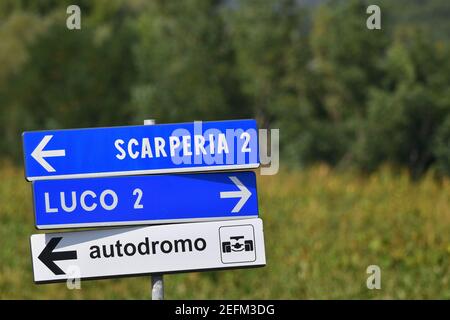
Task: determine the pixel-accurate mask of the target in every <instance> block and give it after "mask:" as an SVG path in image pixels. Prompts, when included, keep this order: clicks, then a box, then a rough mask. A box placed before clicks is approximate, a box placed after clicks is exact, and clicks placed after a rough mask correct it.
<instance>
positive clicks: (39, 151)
mask: <svg viewBox="0 0 450 320" xmlns="http://www.w3.org/2000/svg"><path fill="white" fill-rule="evenodd" d="M52 138H53V135H47V136H45V137H44V138H43V139H42V140H41V142H39V144H38V146H37V147H36V148H35V149H34V151H33V152H32V153H31V156H32V157H33V158H34V160H36V161H37V162H38V163H39V164H40V165H41V166H43V167H44V169H45V170H47V171H48V172H55V171H56V170H55V168H53V167H52V166H51V165H50V164H49V163H48V162H47V161H46V160H45V158H48V157H64V156H65V155H66V150H64V149H61V150H45V151H44V148H45V146H46V145H47V143H48V142H49V141H50V140H51V139H52Z"/></svg>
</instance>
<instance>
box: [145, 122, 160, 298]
mask: <svg viewBox="0 0 450 320" xmlns="http://www.w3.org/2000/svg"><path fill="white" fill-rule="evenodd" d="M155 122H156V121H155V119H146V120H144V125H147V126H151V125H154V124H155ZM150 285H151V295H152V300H164V276H163V274H162V273H161V274H153V275H152V276H151V279H150Z"/></svg>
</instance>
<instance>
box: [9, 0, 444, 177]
mask: <svg viewBox="0 0 450 320" xmlns="http://www.w3.org/2000/svg"><path fill="white" fill-rule="evenodd" d="M369 2H370V4H378V5H380V7H381V12H382V20H381V22H382V29H381V30H368V29H367V28H366V19H367V17H368V15H367V13H366V8H367V5H368V4H369ZM69 4H78V5H79V6H80V8H81V12H82V29H81V30H73V31H70V30H68V29H67V28H66V26H65V19H66V18H67V14H66V8H67V5H69ZM449 10H450V3H449V2H448V1H447V0H430V1H419V0H416V1H405V0H398V1H387V0H378V1H365V0H348V1H319V0H317V1H311V0H310V1H306V2H302V1H296V0H279V1H276V0H264V1H239V0H233V1H232V0H186V1H182V2H177V3H174V2H167V1H162V0H156V1H145V0H132V1H125V0H112V1H111V0H99V1H75V2H74V1H68V0H67V1H66V0H64V1H54V0H45V1H28V0H20V1H17V0H14V1H13V0H3V1H1V2H0V38H1V39H2V41H1V42H0V134H1V136H2V137H3V138H2V140H1V141H0V149H1V150H2V154H4V155H6V156H9V157H13V158H14V159H16V160H17V159H19V158H20V154H21V148H20V133H21V132H22V131H25V130H35V129H47V128H73V127H91V126H110V125H127V124H136V123H141V122H142V120H143V119H145V118H155V119H157V121H158V122H178V121H192V120H212V119H227V118H249V117H254V118H256V119H257V120H258V124H259V125H260V127H262V128H270V127H272V128H280V129H281V139H282V143H281V148H282V152H283V155H284V156H283V159H284V161H286V162H289V163H290V164H294V165H300V166H306V165H310V164H313V163H315V162H317V161H322V162H325V163H327V164H330V165H333V166H339V167H349V166H353V167H358V168H361V169H363V170H365V171H371V170H374V169H376V168H377V167H379V166H380V165H382V164H383V163H385V162H390V163H392V164H394V165H399V166H406V167H408V168H409V170H410V172H411V174H412V176H413V177H419V176H421V175H423V173H424V172H426V171H427V170H428V169H429V168H430V167H433V166H435V167H436V168H438V170H437V171H436V172H439V173H441V174H442V173H445V174H448V173H449V171H450V170H449V166H450V164H449V162H448V157H449V151H448V150H449V149H450V141H449V129H448V127H449V125H448V120H447V119H448V118H449V117H450V79H449V77H450V60H449V59H448V57H449V56H450V45H449V39H450V32H449V30H450V23H448V19H446V17H448V13H449Z"/></svg>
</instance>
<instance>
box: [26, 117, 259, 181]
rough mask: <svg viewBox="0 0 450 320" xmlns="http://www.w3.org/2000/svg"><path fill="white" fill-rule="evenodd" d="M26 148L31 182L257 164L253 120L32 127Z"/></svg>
mask: <svg viewBox="0 0 450 320" xmlns="http://www.w3.org/2000/svg"><path fill="white" fill-rule="evenodd" d="M23 148H24V157H25V175H26V178H27V180H29V181H33V180H47V179H64V178H83V177H104V176H120V175H140V174H157V173H177V172H178V173H180V172H197V171H212V170H237V169H249V168H256V167H258V166H259V156H258V135H257V127H256V121H255V120H231V121H211V122H201V121H198V122H193V123H178V124H161V125H152V126H145V125H144V126H128V127H110V128H89V129H70V130H52V131H32V132H25V133H24V134H23Z"/></svg>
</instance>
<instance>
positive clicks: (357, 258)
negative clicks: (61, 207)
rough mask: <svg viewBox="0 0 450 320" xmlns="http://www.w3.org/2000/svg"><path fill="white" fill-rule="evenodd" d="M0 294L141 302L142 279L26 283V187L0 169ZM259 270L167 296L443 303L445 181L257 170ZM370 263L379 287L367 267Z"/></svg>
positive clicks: (181, 287)
mask: <svg viewBox="0 0 450 320" xmlns="http://www.w3.org/2000/svg"><path fill="white" fill-rule="evenodd" d="M0 174H1V179H2V180H1V183H0V298H2V299H16V298H25V299H105V298H106V299H119V298H121V299H148V298H149V297H150V293H149V291H150V278H149V277H139V278H123V279H113V280H101V281H85V282H82V283H81V285H82V289H81V290H68V289H67V288H66V285H65V283H62V284H50V285H35V284H34V283H33V280H32V274H31V258H30V248H29V236H30V235H31V234H32V233H37V231H36V230H35V229H34V217H33V212H32V201H31V186H30V184H29V183H26V182H25V180H24V178H23V170H22V169H21V168H14V167H11V166H8V165H3V166H2V168H0ZM258 187H259V203H260V216H261V217H262V219H263V221H264V231H265V232H264V233H265V242H266V252H267V266H266V267H264V268H259V269H245V270H233V271H218V272H207V273H185V274H177V275H168V276H166V277H165V294H166V298H167V299H182V298H187V299H195V298H198V299H246V298H247V299H253V298H255V299H280V298H284V299H329V298H337V299H360V298H362V299H366V298H368V299H372V298H375V299H392V298H394V299H395V298H401V299H406V298H409V299H416V298H426V299H427V298H436V299H450V181H449V180H444V181H440V182H438V181H435V180H434V179H433V178H432V177H431V174H430V175H429V176H426V177H424V178H423V179H422V180H420V181H418V182H412V181H410V179H409V178H408V175H407V174H406V173H393V172H392V171H391V170H389V169H382V170H381V171H379V172H378V173H376V174H374V175H371V176H366V177H363V176H360V175H358V174H355V173H350V172H344V173H342V172H335V171H333V170H330V169H328V168H327V167H324V166H318V167H315V168H312V169H309V170H307V171H283V172H281V173H279V174H278V175H275V176H259V177H258ZM371 264H376V265H379V266H380V268H381V272H382V282H381V286H382V288H381V290H368V289H367V287H366V279H367V276H368V275H367V274H366V268H367V266H369V265H371Z"/></svg>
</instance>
